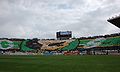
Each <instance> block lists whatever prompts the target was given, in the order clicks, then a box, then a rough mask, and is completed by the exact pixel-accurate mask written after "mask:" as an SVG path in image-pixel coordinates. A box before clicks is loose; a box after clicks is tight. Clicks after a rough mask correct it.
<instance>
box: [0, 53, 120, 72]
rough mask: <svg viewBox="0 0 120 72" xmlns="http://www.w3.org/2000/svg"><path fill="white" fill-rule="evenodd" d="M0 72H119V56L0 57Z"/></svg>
mask: <svg viewBox="0 0 120 72" xmlns="http://www.w3.org/2000/svg"><path fill="white" fill-rule="evenodd" d="M0 72H120V56H105V55H101V56H100V55H93V56H92V55H90V56H89V55H87V56H86V55H83V56H62V55H59V56H40V55H36V56H31V55H28V56H17V55H16V56H7V55H0Z"/></svg>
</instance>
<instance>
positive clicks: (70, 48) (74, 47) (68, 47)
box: [61, 40, 79, 51]
mask: <svg viewBox="0 0 120 72" xmlns="http://www.w3.org/2000/svg"><path fill="white" fill-rule="evenodd" d="M78 44H79V41H78V40H75V41H72V42H70V43H69V45H68V46H65V47H64V48H63V49H61V50H62V51H70V50H75V49H76V47H77V46H78Z"/></svg>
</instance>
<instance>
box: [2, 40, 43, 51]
mask: <svg viewBox="0 0 120 72" xmlns="http://www.w3.org/2000/svg"><path fill="white" fill-rule="evenodd" d="M41 47H42V44H40V43H38V40H33V39H32V40H23V41H11V40H0V49H1V50H8V49H19V50H20V51H32V50H37V49H40V48H41Z"/></svg>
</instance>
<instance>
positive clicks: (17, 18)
mask: <svg viewBox="0 0 120 72" xmlns="http://www.w3.org/2000/svg"><path fill="white" fill-rule="evenodd" d="M119 4H120V2H119V0H115V1H114V2H112V0H60V1H58V0H19V1H18V0H0V25H1V26H0V37H22V38H33V37H38V38H55V32H56V31H59V30H62V31H63V30H71V31H73V36H76V37H80V36H91V35H100V34H109V33H115V32H119V31H120V29H118V28H117V27H115V26H114V25H112V24H110V23H108V22H107V21H106V20H107V18H109V17H110V16H111V15H114V14H117V13H119V12H120V6H119Z"/></svg>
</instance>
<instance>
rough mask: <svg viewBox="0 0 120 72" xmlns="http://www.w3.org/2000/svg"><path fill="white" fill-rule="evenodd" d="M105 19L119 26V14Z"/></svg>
mask: <svg viewBox="0 0 120 72" xmlns="http://www.w3.org/2000/svg"><path fill="white" fill-rule="evenodd" d="M107 21H108V22H110V23H112V24H114V25H115V26H117V27H119V28H120V15H119V16H117V17H112V18H110V19H108V20H107Z"/></svg>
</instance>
